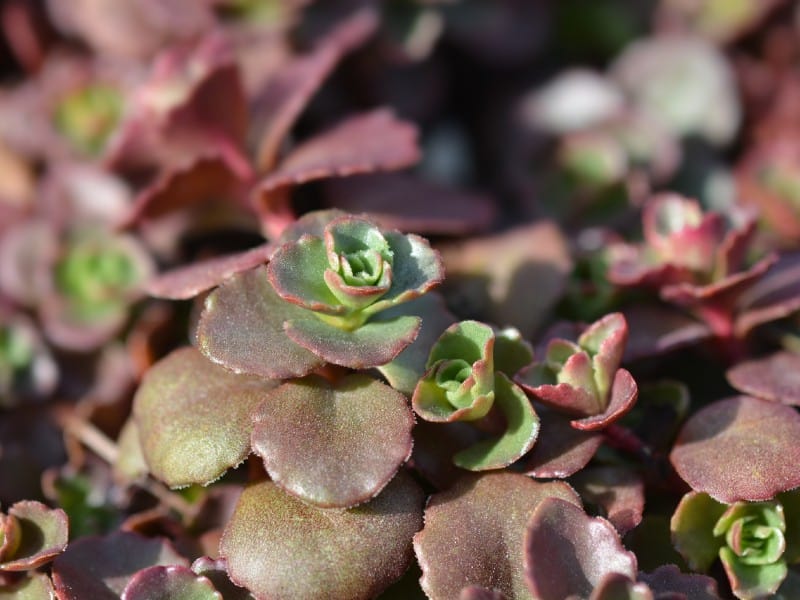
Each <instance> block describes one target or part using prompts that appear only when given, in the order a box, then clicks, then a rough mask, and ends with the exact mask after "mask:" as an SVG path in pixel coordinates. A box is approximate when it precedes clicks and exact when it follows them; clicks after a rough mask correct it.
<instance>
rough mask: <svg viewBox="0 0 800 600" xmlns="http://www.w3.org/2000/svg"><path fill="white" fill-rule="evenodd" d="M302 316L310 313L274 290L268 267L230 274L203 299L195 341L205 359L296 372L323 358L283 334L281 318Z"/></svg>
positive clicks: (257, 371)
mask: <svg viewBox="0 0 800 600" xmlns="http://www.w3.org/2000/svg"><path fill="white" fill-rule="evenodd" d="M306 315H308V316H311V314H310V313H309V312H308V311H306V310H305V309H302V308H300V307H297V306H294V305H293V304H290V303H288V302H285V301H283V300H282V299H281V298H280V297H279V296H278V295H277V294H276V293H275V291H274V290H273V289H272V286H271V285H270V284H269V280H268V279H267V272H266V267H257V268H255V269H252V270H250V271H245V272H243V273H238V274H236V275H234V276H233V277H231V278H230V279H228V280H227V281H226V282H224V283H223V284H222V285H221V286H220V287H219V288H217V289H216V290H214V291H213V292H211V294H210V295H209V296H208V297H207V298H206V302H205V309H204V310H203V313H202V314H201V315H200V322H199V323H198V326H197V345H198V347H199V349H200V351H201V352H202V353H203V354H205V355H206V356H207V357H208V358H210V359H211V360H213V361H214V362H216V363H219V364H222V365H224V366H225V367H227V368H228V369H231V370H233V371H236V372H240V373H250V374H252V375H260V376H262V377H267V378H275V379H277V378H286V377H299V376H302V375H306V374H307V373H310V372H311V371H313V370H314V369H315V368H317V367H318V366H320V365H322V364H323V362H324V360H323V359H322V358H320V357H318V356H316V355H314V354H313V353H311V352H310V351H308V350H306V349H305V348H303V347H301V346H298V345H297V344H295V343H294V342H292V341H291V340H290V339H288V338H287V337H286V335H285V334H284V331H283V324H284V321H286V320H287V319H291V318H297V317H305V316H306ZM312 318H315V317H312Z"/></svg>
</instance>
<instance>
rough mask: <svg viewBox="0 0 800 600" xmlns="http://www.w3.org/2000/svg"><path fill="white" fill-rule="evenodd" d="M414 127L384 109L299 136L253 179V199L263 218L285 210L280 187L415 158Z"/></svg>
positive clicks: (400, 165)
mask: <svg viewBox="0 0 800 600" xmlns="http://www.w3.org/2000/svg"><path fill="white" fill-rule="evenodd" d="M419 157H420V150H419V147H418V145H417V129H416V128H415V127H414V126H413V125H411V124H410V123H407V122H405V121H401V120H399V119H398V118H396V117H395V116H394V114H393V113H392V112H391V111H390V110H388V109H385V108H384V109H377V110H374V111H372V112H369V113H366V114H362V115H357V116H355V117H350V118H349V119H347V120H345V121H344V122H342V123H339V124H338V125H335V126H334V127H332V128H331V129H329V130H327V131H325V132H323V133H321V134H319V135H317V136H315V137H313V138H312V139H310V140H308V141H306V142H303V143H302V144H300V145H298V146H297V147H296V148H294V149H293V150H292V151H291V152H290V153H289V155H288V156H287V157H286V158H284V159H283V161H281V163H280V165H279V166H278V167H277V168H276V169H275V170H274V171H272V172H271V173H270V174H269V175H267V176H266V177H265V178H264V179H262V180H261V182H260V183H259V185H258V189H257V190H256V193H255V195H254V197H253V201H254V202H255V205H256V207H257V210H258V212H259V213H260V214H261V215H262V219H263V220H264V222H265V223H268V222H269V219H270V216H271V214H272V213H273V212H275V211H277V212H279V213H280V212H282V211H283V210H284V208H283V206H281V205H280V202H277V203H276V200H275V199H274V198H273V197H280V196H281V194H280V192H281V191H282V190H285V189H287V188H290V187H292V186H295V185H299V184H302V183H306V182H308V181H314V180H317V179H325V178H328V177H348V176H350V175H360V174H364V173H373V172H375V171H393V170H396V169H402V168H404V167H408V166H410V165H413V164H414V163H415V162H417V161H418V160H419Z"/></svg>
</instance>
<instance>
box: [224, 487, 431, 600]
mask: <svg viewBox="0 0 800 600" xmlns="http://www.w3.org/2000/svg"><path fill="white" fill-rule="evenodd" d="M422 502H423V493H422V490H421V489H419V487H418V486H417V484H416V483H414V481H413V480H412V479H411V478H410V477H409V476H408V475H406V474H404V473H402V472H401V473H399V474H398V475H397V476H396V477H395V478H394V479H393V480H392V481H391V482H390V483H389V485H388V486H387V487H386V488H385V489H384V490H383V491H382V492H381V493H380V494H379V495H378V496H377V497H376V498H375V499H373V500H372V501H370V502H369V503H368V504H365V505H362V506H358V507H356V508H352V509H349V510H340V509H331V508H316V507H314V506H311V505H309V504H306V503H304V502H302V501H301V500H298V499H297V498H295V497H294V496H291V495H290V494H287V493H286V492H285V491H283V490H282V489H281V488H279V487H278V486H277V485H275V484H274V483H272V482H270V481H265V482H262V483H257V484H253V485H250V486H249V487H247V488H246V489H245V490H244V492H242V495H241V497H240V499H239V503H238V505H237V506H236V510H235V512H234V514H233V516H232V517H231V520H230V521H229V522H228V525H227V527H226V528H225V532H224V534H223V536H222V541H221V542H220V555H221V556H222V557H223V558H225V559H226V560H227V561H228V572H229V574H230V576H231V579H232V580H233V581H234V583H237V584H239V585H243V586H245V587H247V588H248V589H250V590H251V591H252V592H253V595H255V596H256V597H258V598H307V599H309V600H312V599H314V598H325V599H326V600H362V599H364V600H366V599H367V598H372V597H374V596H377V595H378V594H379V593H380V592H381V591H382V590H384V589H385V588H386V587H387V586H389V584H391V583H392V582H393V581H395V580H396V579H398V578H399V577H400V576H401V575H402V574H403V573H404V572H405V570H406V568H407V567H408V564H409V562H410V560H411V538H412V536H413V534H414V532H416V531H417V530H419V529H420V528H421V527H422Z"/></svg>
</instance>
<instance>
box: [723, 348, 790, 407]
mask: <svg viewBox="0 0 800 600" xmlns="http://www.w3.org/2000/svg"><path fill="white" fill-rule="evenodd" d="M725 376H726V377H727V379H728V382H730V384H731V385H732V386H733V387H735V388H736V389H737V390H739V391H740V392H744V393H745V394H750V395H752V396H755V397H756V398H763V399H765V400H772V401H774V402H782V403H784V404H791V405H793V406H800V356H798V355H797V354H793V353H791V352H778V353H776V354H772V355H770V356H768V357H766V358H761V359H757V360H748V361H745V362H742V363H739V364H738V365H736V366H735V367H733V368H732V369H729V370H728V372H727V373H726V374H725Z"/></svg>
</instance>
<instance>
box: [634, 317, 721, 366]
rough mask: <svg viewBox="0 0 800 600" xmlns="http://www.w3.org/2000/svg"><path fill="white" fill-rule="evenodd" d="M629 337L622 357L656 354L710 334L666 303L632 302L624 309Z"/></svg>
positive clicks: (697, 341)
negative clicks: (658, 304) (641, 303)
mask: <svg viewBox="0 0 800 600" xmlns="http://www.w3.org/2000/svg"><path fill="white" fill-rule="evenodd" d="M625 319H626V320H627V321H628V330H629V331H630V336H629V338H628V345H627V347H626V349H625V360H634V359H637V358H647V357H651V356H657V355H660V354H664V353H667V352H670V351H672V350H676V349H678V348H683V347H685V346H690V345H692V344H697V343H699V342H702V341H704V340H707V339H708V338H710V337H711V335H712V334H711V329H710V328H709V327H708V326H707V325H705V324H704V323H701V322H700V321H697V320H696V319H693V318H692V317H690V316H688V315H685V314H684V313H682V312H680V311H678V310H676V309H673V308H668V307H666V306H657V305H650V306H647V305H636V306H633V307H631V308H628V309H626V310H625Z"/></svg>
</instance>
